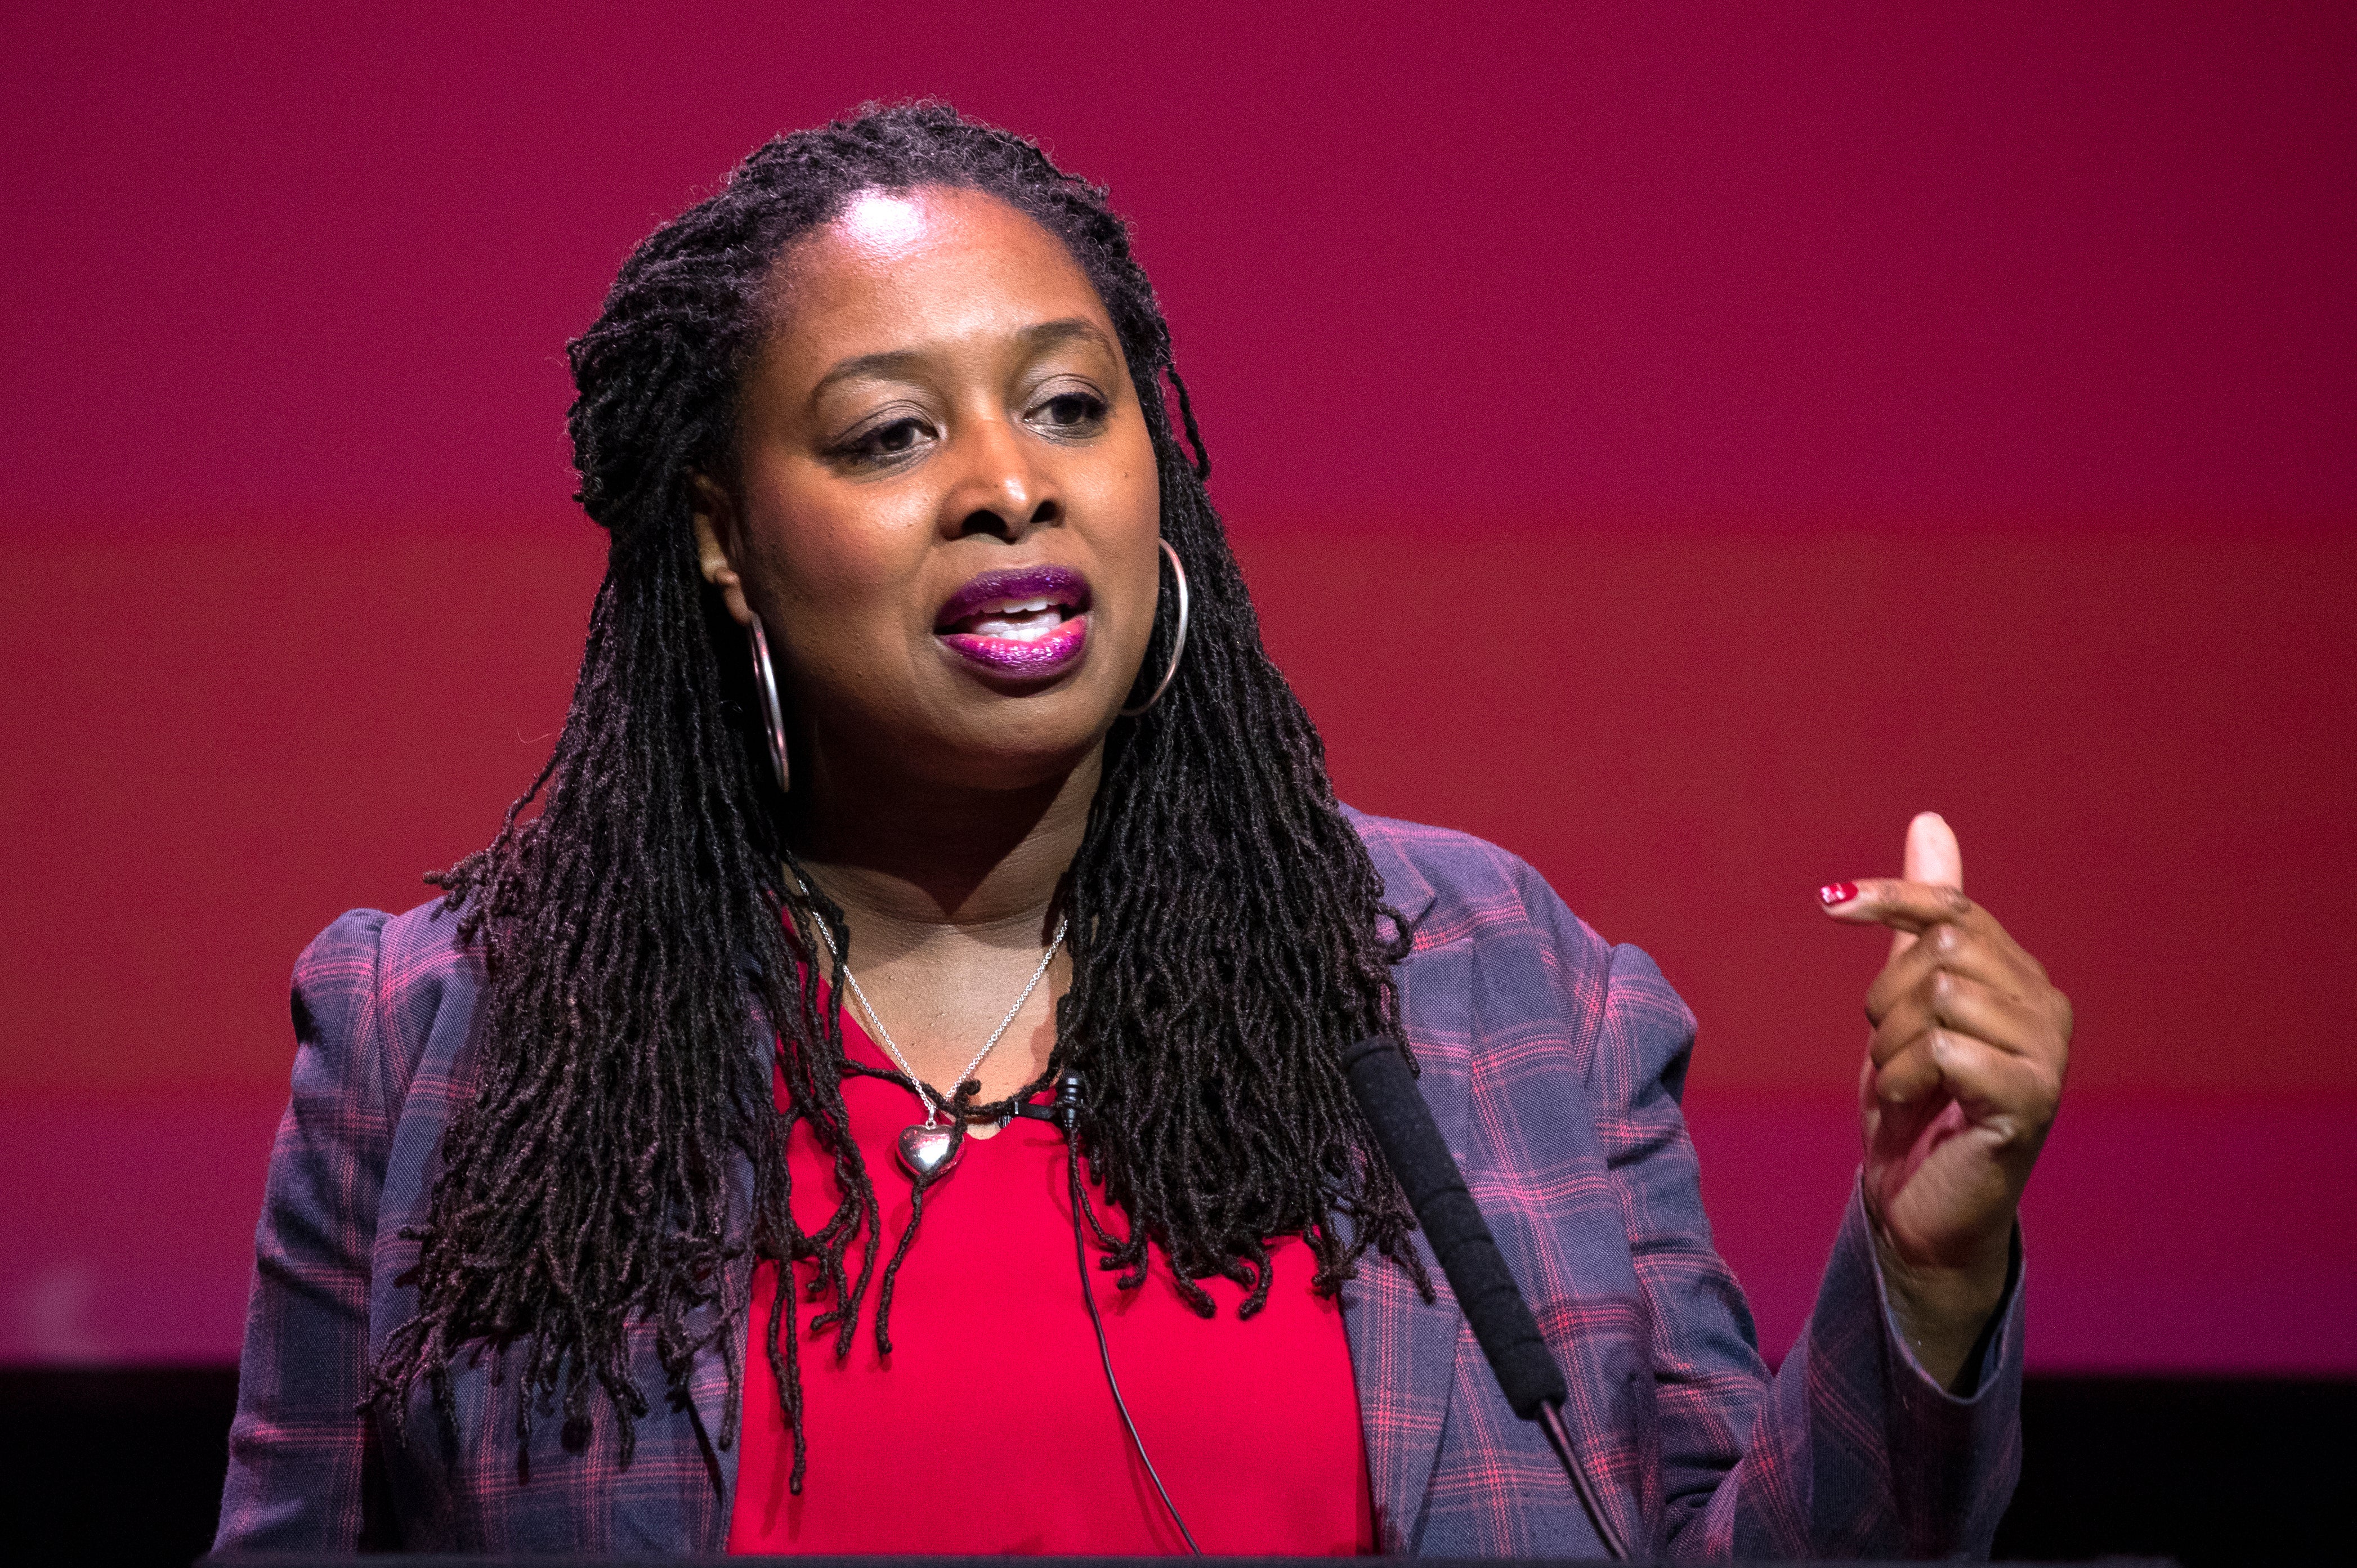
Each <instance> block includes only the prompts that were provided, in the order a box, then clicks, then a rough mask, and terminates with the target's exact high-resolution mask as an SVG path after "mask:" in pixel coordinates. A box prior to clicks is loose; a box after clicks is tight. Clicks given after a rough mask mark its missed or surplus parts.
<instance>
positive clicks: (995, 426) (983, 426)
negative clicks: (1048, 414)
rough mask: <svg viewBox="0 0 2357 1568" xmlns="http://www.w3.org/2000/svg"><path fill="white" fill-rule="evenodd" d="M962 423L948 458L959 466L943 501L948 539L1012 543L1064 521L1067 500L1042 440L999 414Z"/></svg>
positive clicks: (944, 522)
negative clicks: (974, 536) (975, 537)
mask: <svg viewBox="0 0 2357 1568" xmlns="http://www.w3.org/2000/svg"><path fill="white" fill-rule="evenodd" d="M961 424H962V425H963V428H960V429H954V430H952V434H951V440H950V450H949V451H948V452H947V453H945V454H944V456H947V457H949V458H950V460H951V461H952V463H953V464H955V465H956V467H955V475H956V477H955V478H953V479H952V481H951V483H950V487H949V489H948V490H947V491H946V492H945V493H944V494H943V495H942V532H943V533H944V534H946V535H947V536H948V537H950V538H952V539H958V538H963V537H964V536H965V535H966V534H969V533H986V534H989V535H991V536H993V537H995V538H998V539H1003V540H1006V542H1008V543H1010V544H1011V543H1013V542H1016V541H1017V540H1019V539H1021V538H1022V537H1023V536H1024V535H1025V534H1027V533H1028V532H1031V531H1032V530H1033V529H1035V528H1039V527H1041V526H1043V525H1045V524H1048V523H1051V522H1056V521H1060V520H1061V519H1062V517H1063V512H1064V508H1063V499H1062V498H1061V496H1060V495H1059V494H1058V492H1057V486H1056V480H1055V476H1054V474H1053V473H1052V472H1051V471H1050V469H1049V467H1048V466H1046V465H1044V464H1043V463H1041V462H1040V460H1039V459H1040V458H1041V457H1042V456H1044V454H1042V453H1041V452H1040V451H1039V443H1038V442H1037V441H1035V440H1032V439H1029V438H1028V437H1027V436H1026V435H1025V433H1024V432H1023V431H1021V430H1020V429H1017V427H1016V426H1015V424H1013V423H1012V422H1010V421H1009V420H1007V419H1006V418H1005V417H1003V416H1000V415H996V414H993V415H990V416H987V417H982V418H973V419H967V420H964V421H962V422H961Z"/></svg>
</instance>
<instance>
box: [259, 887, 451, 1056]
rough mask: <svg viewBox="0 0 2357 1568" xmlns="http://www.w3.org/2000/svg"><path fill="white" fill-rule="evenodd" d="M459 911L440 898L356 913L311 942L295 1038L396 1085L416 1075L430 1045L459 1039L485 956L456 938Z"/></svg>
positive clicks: (297, 997)
mask: <svg viewBox="0 0 2357 1568" xmlns="http://www.w3.org/2000/svg"><path fill="white" fill-rule="evenodd" d="M458 925H459V917H458V915H457V913H456V912H455V911H453V910H450V909H448V908H446V907H445V906H444V904H443V902H442V900H440V899H436V900H434V901H432V902H429V903H425V904H421V905H419V906H417V907H416V908H414V909H410V910H408V911H407V912H405V913H403V914H399V915H392V914H387V913H385V912H384V911H383V910H382V909H350V910H347V911H346V912H345V913H343V914H342V915H339V916H338V917H337V918H336V919H335V920H334V921H333V922H331V923H330V924H329V925H328V929H326V930H323V931H321V932H320V933H319V934H318V935H317V937H314V938H313V939H312V940H311V942H310V945H309V946H307V947H306V948H305V949H304V950H303V954H302V956H301V957H300V958H298V959H296V961H295V977H294V995H293V1004H294V1012H295V1027H296V1036H297V1038H298V1040H302V1041H307V1042H310V1043H313V1044H315V1045H316V1046H317V1047H320V1048H321V1049H323V1050H324V1051H326V1052H327V1053H328V1054H329V1055H331V1056H332V1057H334V1058H337V1059H338V1061H339V1063H340V1065H341V1067H342V1069H343V1070H344V1071H345V1072H347V1073H364V1074H365V1073H371V1072H374V1073H381V1074H382V1075H384V1087H385V1088H386V1089H387V1090H391V1091H393V1092H392V1097H393V1098H394V1099H396V1100H397V1099H399V1098H400V1095H399V1090H400V1089H401V1088H402V1087H404V1086H405V1085H406V1084H407V1082H408V1081H409V1079H411V1078H412V1077H413V1076H414V1073H415V1071H416V1069H417V1066H418V1058H419V1055H420V1052H421V1050H422V1049H423V1048H424V1045H425V1042H426V1041H428V1040H429V1039H432V1038H434V1037H436V1036H444V1035H446V1034H448V1033H450V1032H451V1026H453V1025H455V1026H457V1027H456V1033H457V1036H460V1037H463V1036H464V1035H465V1033H466V1030H467V1026H468V1023H469V1022H471V1019H472V1015H473V1013H474V1004H475V999H476V996H477V994H478V993H479V991H480V989H481V984H482V960H481V957H480V955H479V953H478V952H477V951H476V950H474V949H473V948H472V947H470V946H468V945H467V944H465V943H462V942H461V941H460V940H459V937H458Z"/></svg>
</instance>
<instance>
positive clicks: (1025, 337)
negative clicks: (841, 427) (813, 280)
mask: <svg viewBox="0 0 2357 1568" xmlns="http://www.w3.org/2000/svg"><path fill="white" fill-rule="evenodd" d="M1015 340H1016V341H1017V343H1019V344H1021V345H1022V346H1023V348H1024V349H1026V350H1028V352H1031V353H1034V354H1036V353H1039V352H1040V351H1042V350H1044V349H1053V348H1056V347H1058V346H1060V345H1061V344H1064V343H1071V342H1086V343H1094V344H1095V345H1097V346H1098V347H1099V348H1101V349H1104V350H1105V351H1106V352H1108V353H1111V352H1112V350H1113V344H1112V342H1111V340H1110V339H1108V338H1106V337H1105V335H1104V334H1103V332H1101V331H1099V330H1098V329H1097V325H1096V323H1095V322H1093V321H1091V320H1089V319H1088V318H1087V317H1081V316H1067V317H1061V318H1060V319H1058V320H1055V321H1040V322H1035V323H1033V324H1032V325H1031V326H1029V327H1026V328H1023V329H1022V330H1021V331H1019V332H1017V334H1016V335H1015ZM926 357H927V356H926V354H925V351H924V350H923V349H887V350H886V351H884V352H882V353H880V354H857V355H855V356H853V357H852V358H850V359H848V360H838V361H836V363H835V364H834V365H833V366H831V367H830V368H829V369H828V371H827V372H826V374H824V375H823V376H821V377H819V379H818V384H817V385H815V386H813V387H812V388H811V400H812V401H813V402H816V401H817V400H818V398H819V396H820V395H821V394H822V393H823V392H825V391H826V389H827V388H829V387H831V386H833V385H834V383H835V382H837V381H853V380H856V379H857V378H859V377H862V376H899V375H903V374H906V373H907V372H908V371H910V370H912V369H914V368H915V367H916V366H918V365H920V364H921V363H923V362H924V360H925V359H926Z"/></svg>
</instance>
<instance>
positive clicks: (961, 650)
mask: <svg viewBox="0 0 2357 1568" xmlns="http://www.w3.org/2000/svg"><path fill="white" fill-rule="evenodd" d="M1088 613H1089V585H1088V579H1086V578H1085V577H1082V575H1080V574H1079V573H1077V572H1074V571H1071V570H1068V569H1067V568H1065V567H1062V566H1020V567H1014V568H1011V569H1007V570H1004V571H998V572H985V573H984V574H983V575H981V576H979V577H976V578H974V580H973V581H972V582H970V583H968V584H966V585H965V586H963V587H962V588H960V589H959V590H958V591H957V592H956V593H955V594H952V596H950V601H949V603H947V604H945V605H943V606H942V609H941V613H940V614H939V615H938V616H937V617H935V618H934V621H933V635H934V636H936V637H938V638H940V639H942V642H943V643H944V644H946V645H947V646H948V647H949V649H950V650H951V651H952V652H954V653H957V654H959V655H961V656H963V658H965V659H967V660H971V661H972V662H974V663H975V664H979V665H981V666H983V667H984V668H985V669H987V670H989V671H992V672H993V673H996V674H1002V675H1045V674H1049V673H1052V672H1055V671H1060V670H1061V669H1062V668H1063V667H1064V666H1065V665H1067V664H1069V663H1070V662H1071V660H1074V659H1077V658H1078V657H1079V656H1080V652H1081V649H1082V645H1083V643H1084V642H1085V640H1086V639H1087V633H1088Z"/></svg>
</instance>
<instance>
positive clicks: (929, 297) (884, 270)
mask: <svg viewBox="0 0 2357 1568" xmlns="http://www.w3.org/2000/svg"><path fill="white" fill-rule="evenodd" d="M772 280H773V283H772V286H773V295H772V297H773V301H774V306H773V315H772V318H771V326H770V341H769V343H768V344H767V345H766V352H765V353H764V355H763V358H764V359H765V360H770V361H771V364H772V366H773V368H775V369H779V370H799V371H804V372H806V373H808V374H812V375H816V374H821V373H823V371H824V370H825V368H826V366H827V365H828V364H831V363H833V362H834V360H839V359H842V358H844V357H845V356H848V355H859V354H873V353H880V352H894V351H899V350H906V349H924V348H927V347H931V346H947V345H952V344H956V343H962V342H963V343H971V342H975V341H979V340H986V339H989V338H998V337H1005V336H1007V335H1010V334H1013V333H1016V332H1019V331H1021V330H1022V329H1023V328H1028V327H1031V326H1035V325H1037V324H1038V323H1039V322H1042V321H1053V320H1060V319H1069V318H1071V317H1083V318H1085V319H1088V320H1091V321H1094V322H1096V323H1098V324H1099V325H1100V326H1102V327H1103V329H1104V332H1105V335H1106V337H1107V338H1112V337H1113V335H1114V333H1113V324H1112V322H1111V320H1110V319H1108V318H1107V317H1106V314H1105V309H1104V306H1103V302H1102V301H1101V300H1099V299H1098V297H1097V293H1096V289H1095V288H1094V287H1093V286H1092V285H1091V284H1090V282H1089V279H1088V275H1087V274H1085V273H1083V272H1082V270H1081V268H1080V264H1079V263H1077V262H1075V261H1074V260H1073V259H1072V256H1071V252H1069V251H1067V250H1066V249H1065V248H1064V246H1063V243H1062V242H1060V240H1058V239H1057V238H1056V237H1055V236H1054V235H1053V234H1050V233H1049V232H1048V231H1047V230H1045V229H1044V228H1042V227H1040V226H1039V223H1038V222H1036V221H1035V220H1032V219H1030V218H1028V217H1027V216H1025V215H1024V214H1023V213H1021V212H1018V211H1017V210H1016V209H1014V208H1012V207H1010V206H1008V205H1007V204H1006V202H1004V201H1001V200H999V199H997V198H996V197H993V196H986V195H985V194H983V193H981V192H979V191H971V190H958V189H952V188H943V187H939V186H926V187H920V188H915V189H912V190H904V191H886V190H868V191H863V192H861V193H860V194H859V195H857V196H856V197H854V198H853V199H851V201H850V202H849V203H848V204H846V205H845V208H844V209H843V211H842V212H841V213H839V214H837V215H836V217H835V218H834V220H833V221H832V222H829V223H827V224H826V225H825V226H824V227H823V228H820V229H818V230H815V231H813V232H811V233H809V234H807V235H804V236H803V237H802V238H801V239H800V240H798V241H796V242H794V243H793V244H792V245H791V246H789V247H788V248H787V249H786V251H785V252H784V253H783V254H782V255H780V257H779V258H778V263H777V266H776V269H775V271H774V273H773V274H772Z"/></svg>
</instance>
